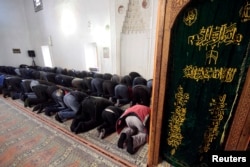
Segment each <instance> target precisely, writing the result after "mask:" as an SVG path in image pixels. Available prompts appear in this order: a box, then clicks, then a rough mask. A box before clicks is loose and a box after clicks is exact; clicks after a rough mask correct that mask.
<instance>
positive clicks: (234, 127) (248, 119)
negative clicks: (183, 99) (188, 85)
mask: <svg viewBox="0 0 250 167" xmlns="http://www.w3.org/2000/svg"><path fill="white" fill-rule="evenodd" d="M188 2H189V0H179V1H176V0H168V1H167V0H159V2H158V22H157V39H156V49H155V62H154V80H153V93H152V106H151V108H152V113H151V123H150V126H151V130H150V135H149V150H148V166H157V164H158V163H159V161H160V159H161V158H160V157H159V149H160V148H159V147H160V139H161V128H162V121H163V120H162V117H163V108H164V99H165V91H166V83H167V80H166V78H167V77H166V74H167V64H168V61H169V46H170V35H171V34H170V30H171V28H172V26H173V23H174V21H175V18H176V17H177V15H178V13H179V12H180V11H181V9H182V8H183V7H185V5H186V4H187V3H188ZM246 78H247V79H246V81H245V84H244V86H243V90H242V93H241V94H240V97H239V103H238V106H237V109H236V112H235V115H234V118H233V121H232V123H231V126H230V132H229V134H228V135H227V136H226V145H225V150H246V149H247V146H248V143H249V129H250V128H249V125H250V70H248V72H247V77H246Z"/></svg>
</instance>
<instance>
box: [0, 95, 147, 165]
mask: <svg viewBox="0 0 250 167" xmlns="http://www.w3.org/2000/svg"><path fill="white" fill-rule="evenodd" d="M70 124H71V120H68V121H66V122H65V123H62V124H61V123H59V122H57V121H55V119H54V117H53V116H51V117H48V116H46V115H44V114H36V113H34V112H32V109H31V108H24V107H23V103H22V102H21V101H19V100H12V99H10V98H7V99H4V98H2V96H0V164H1V166H3V167H5V166H6V167H7V166H8V167H9V166H18V167H23V166H36V167H40V166H51V167H52V166H56V167H58V166H67V167H68V166H86V167H89V166H103V167H105V166H138V167H144V166H147V165H146V163H147V145H145V146H144V147H142V148H141V149H139V150H138V152H137V153H136V154H134V155H131V154H129V153H127V152H126V150H125V149H119V148H118V147H117V144H116V143H117V140H118V138H119V136H118V135H117V134H116V133H114V134H112V135H110V136H107V137H106V138H104V139H99V138H98V137H97V134H96V129H93V130H91V131H89V132H85V133H82V134H78V135H76V134H74V133H72V132H70V130H69V126H70Z"/></svg>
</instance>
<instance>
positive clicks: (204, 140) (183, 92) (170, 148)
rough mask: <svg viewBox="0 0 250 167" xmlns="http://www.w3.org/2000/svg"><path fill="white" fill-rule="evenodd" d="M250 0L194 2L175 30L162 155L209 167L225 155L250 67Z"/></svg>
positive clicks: (183, 163) (179, 163)
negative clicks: (215, 156) (210, 161)
mask: <svg viewBox="0 0 250 167" xmlns="http://www.w3.org/2000/svg"><path fill="white" fill-rule="evenodd" d="M249 45H250V0H193V1H190V2H189V4H188V5H187V6H185V7H184V9H183V10H182V11H181V12H180V14H179V15H178V16H177V19H176V20H175V23H174V25H173V27H172V29H171V41H170V51H169V54H170V58H169V59H170V60H169V64H168V75H167V76H168V78H167V84H166V97H165V106H164V119H163V125H162V137H161V139H162V140H161V153H162V156H163V158H164V159H165V160H166V161H168V162H169V163H170V164H172V165H174V166H176V167H178V166H180V167H183V166H190V167H193V166H204V165H205V166H206V164H207V163H208V162H207V161H208V160H207V155H208V154H209V153H212V152H214V151H218V150H223V144H224V143H223V142H224V141H225V138H226V137H225V136H226V134H227V132H228V130H229V127H230V121H231V120H232V118H233V115H234V111H235V108H236V106H237V102H238V100H239V96H240V93H241V90H242V87H243V84H244V81H245V76H246V72H247V69H248V67H249V64H250V63H249V62H250V53H249V51H250V46H249Z"/></svg>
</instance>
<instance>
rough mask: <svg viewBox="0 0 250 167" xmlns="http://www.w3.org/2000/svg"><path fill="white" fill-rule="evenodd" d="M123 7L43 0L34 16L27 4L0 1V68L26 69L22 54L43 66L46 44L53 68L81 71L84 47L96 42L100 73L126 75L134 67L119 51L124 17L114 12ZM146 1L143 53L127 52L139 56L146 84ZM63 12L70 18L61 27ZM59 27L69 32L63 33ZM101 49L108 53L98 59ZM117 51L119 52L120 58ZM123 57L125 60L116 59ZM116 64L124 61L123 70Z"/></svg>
mask: <svg viewBox="0 0 250 167" xmlns="http://www.w3.org/2000/svg"><path fill="white" fill-rule="evenodd" d="M139 1H140V3H141V2H142V0H139ZM128 2H129V0H101V1H100V0H91V1H89V0H71V1H68V0H43V10H41V11H39V12H34V6H33V3H32V1H31V0H0V25H1V27H0V37H1V38H0V48H1V49H0V58H1V60H0V65H14V66H18V65H20V64H28V65H31V62H32V61H31V59H30V58H29V57H28V55H27V50H35V52H36V58H35V61H36V64H37V65H40V66H43V65H44V62H43V58H42V51H41V46H43V45H48V46H49V47H50V52H51V55H52V61H53V65H54V66H59V67H64V68H68V69H76V70H86V66H85V56H86V55H85V52H84V46H85V45H86V44H89V43H93V42H95V43H97V50H98V55H99V65H100V70H101V71H100V72H110V73H116V74H121V75H125V73H127V72H128V71H132V69H134V67H133V66H132V65H133V63H131V62H130V61H131V60H133V58H132V57H131V56H128V55H127V54H126V53H127V50H126V48H123V49H121V46H122V44H121V36H122V26H123V22H124V18H125V13H124V14H119V13H118V7H119V6H120V5H121V4H122V5H124V7H125V9H127V4H128ZM148 2H149V4H150V6H149V8H148V9H145V10H143V12H142V16H143V17H144V20H146V21H147V27H146V38H147V41H146V43H145V45H143V48H141V47H133V48H130V49H133V50H135V51H136V52H139V53H141V52H144V53H143V54H145V59H144V60H145V62H146V64H147V65H146V66H141V67H142V68H143V69H142V70H141V71H142V73H143V74H142V75H143V76H144V77H145V78H148V79H149V78H152V77H153V76H152V73H153V57H154V54H153V53H154V52H153V51H154V36H155V35H154V34H155V25H156V23H155V21H156V7H157V1H153V0H149V1H148ZM67 11H68V12H71V13H68V14H66V16H67V17H68V16H70V15H72V17H71V18H69V20H68V21H66V22H63V18H64V16H65V15H64V12H67ZM63 25H64V27H65V25H66V26H69V27H68V28H72V29H74V31H73V32H71V33H65V31H64V29H63ZM132 36H133V35H132ZM128 43H129V41H128ZM103 47H108V48H109V54H110V55H109V57H108V58H104V57H103ZM145 47H146V48H145ZM12 48H20V49H21V51H22V53H21V54H13V53H12ZM122 50H123V51H124V53H121V51H122ZM123 55H125V56H124V57H122V58H121V56H123ZM121 61H123V62H126V64H124V63H123V65H122V66H123V67H122V66H121ZM130 69H131V70H130ZM135 69H139V68H138V67H136V68H135ZM140 69H141V68H140ZM124 71H125V72H124Z"/></svg>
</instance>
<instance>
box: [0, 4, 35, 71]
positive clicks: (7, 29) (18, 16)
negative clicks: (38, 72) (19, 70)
mask: <svg viewBox="0 0 250 167" xmlns="http://www.w3.org/2000/svg"><path fill="white" fill-rule="evenodd" d="M29 39H30V37H29V31H28V25H27V20H26V17H25V9H24V5H23V3H22V1H20V0H11V1H9V0H0V65H10V66H18V65H20V64H22V63H25V64H27V63H28V64H31V63H32V60H31V58H29V57H28V56H27V55H28V53H27V50H28V49H30V47H31V43H30V40H29ZM13 48H17V49H20V50H21V53H20V54H13V52H12V49H13Z"/></svg>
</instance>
